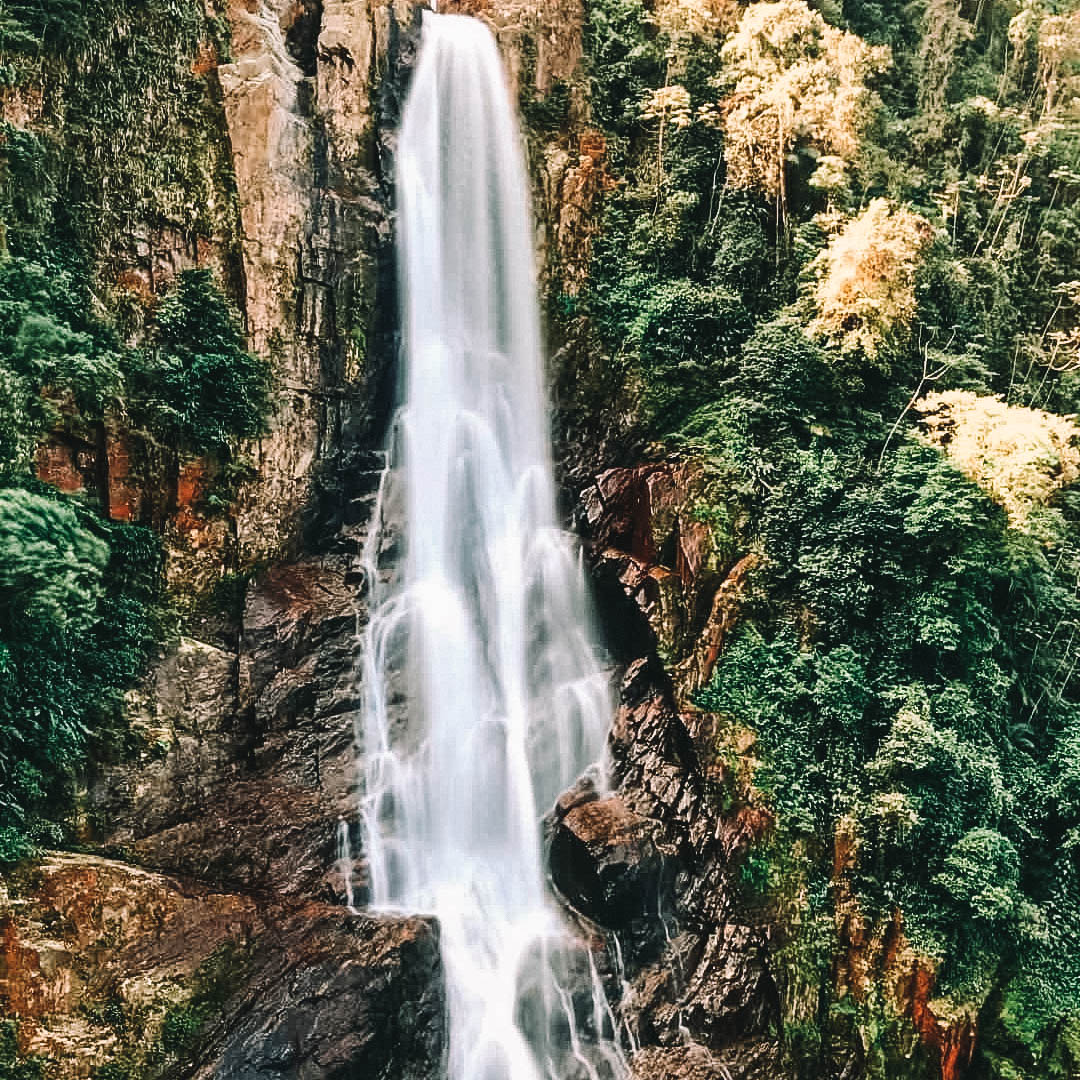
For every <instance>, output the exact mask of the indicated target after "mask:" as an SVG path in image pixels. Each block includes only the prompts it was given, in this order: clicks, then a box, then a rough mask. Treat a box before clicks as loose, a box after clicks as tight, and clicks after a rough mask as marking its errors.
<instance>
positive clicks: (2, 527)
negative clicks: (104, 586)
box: [0, 488, 109, 633]
mask: <svg viewBox="0 0 1080 1080" xmlns="http://www.w3.org/2000/svg"><path fill="white" fill-rule="evenodd" d="M108 554H109V549H108V547H107V545H106V544H105V543H104V542H103V541H101V540H100V539H99V538H98V537H96V536H94V535H93V534H92V533H91V532H89V531H88V530H87V529H85V528H83V526H82V524H81V523H80V521H79V519H78V518H77V516H76V514H75V512H74V510H72V509H71V507H70V506H65V505H64V504H63V503H60V502H57V501H55V500H53V499H48V498H45V497H43V496H41V495H36V494H34V493H33V492H30V491H24V490H20V489H18V488H8V489H7V490H0V632H3V631H7V632H8V633H11V631H12V630H13V628H14V627H15V626H17V625H18V624H19V623H20V622H22V621H23V620H26V619H46V620H49V621H51V622H52V623H54V624H55V625H57V626H58V627H60V628H62V629H65V630H71V631H78V630H81V629H83V628H85V627H86V625H87V624H89V623H90V622H91V621H92V620H93V617H94V614H95V612H96V609H97V601H98V599H99V597H100V595H101V591H100V585H101V575H102V571H103V569H104V567H105V563H106V561H107V559H108Z"/></svg>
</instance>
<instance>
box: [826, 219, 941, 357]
mask: <svg viewBox="0 0 1080 1080" xmlns="http://www.w3.org/2000/svg"><path fill="white" fill-rule="evenodd" d="M932 239H933V230H932V229H931V227H930V223H929V222H928V221H927V220H926V218H924V217H922V216H921V215H919V214H916V213H914V212H913V211H911V210H908V209H907V208H905V207H902V206H893V205H892V204H891V203H890V202H889V201H888V200H887V199H874V200H873V201H872V202H871V203H870V205H869V206H868V207H867V208H866V209H865V210H864V211H863V212H862V213H861V214H860V215H859V216H858V217H856V218H853V219H852V220H851V221H849V222H848V223H847V224H846V225H845V226H844V227H843V228H842V229H841V230H840V231H839V232H838V233H837V234H836V235H835V236H834V237H833V238H832V240H830V241H829V245H828V247H827V248H826V249H825V250H824V251H823V252H822V253H821V254H820V255H818V257H817V258H816V259H815V260H814V268H815V269H816V270H817V274H818V280H817V286H816V288H815V290H814V303H815V306H816V309H817V315H816V317H815V318H814V319H813V320H812V322H811V323H810V326H809V332H810V334H811V335H812V336H813V337H816V338H818V339H819V340H821V341H825V342H828V343H829V344H831V345H834V346H836V347H838V348H839V349H840V351H841V352H842V353H846V354H852V353H854V354H858V355H861V356H862V357H865V358H866V359H867V360H868V361H869V362H870V363H872V364H874V365H875V366H878V367H881V368H882V369H884V370H887V368H888V362H887V360H886V359H885V346H886V344H887V343H888V342H889V341H890V340H892V339H894V338H896V337H897V336H898V335H900V334H902V333H903V332H904V331H905V330H906V329H907V328H908V327H909V326H910V325H911V324H912V322H913V321H914V319H915V313H916V302H915V276H916V272H917V270H918V267H919V263H920V261H921V257H922V254H923V252H924V251H925V249H926V247H927V246H928V245H929V243H930V241H931V240H932Z"/></svg>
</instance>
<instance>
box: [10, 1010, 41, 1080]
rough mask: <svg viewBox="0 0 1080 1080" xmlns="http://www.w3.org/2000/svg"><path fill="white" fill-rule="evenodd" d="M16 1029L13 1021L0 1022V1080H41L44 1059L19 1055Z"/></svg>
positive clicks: (36, 1056)
mask: <svg viewBox="0 0 1080 1080" xmlns="http://www.w3.org/2000/svg"><path fill="white" fill-rule="evenodd" d="M17 1035H18V1027H17V1025H16V1022H15V1021H14V1020H0V1080H42V1078H43V1077H44V1076H45V1066H46V1065H47V1064H48V1062H47V1061H46V1059H45V1058H43V1057H40V1056H38V1055H33V1056H30V1057H26V1056H24V1055H22V1054H20V1053H19V1046H18V1040H17Z"/></svg>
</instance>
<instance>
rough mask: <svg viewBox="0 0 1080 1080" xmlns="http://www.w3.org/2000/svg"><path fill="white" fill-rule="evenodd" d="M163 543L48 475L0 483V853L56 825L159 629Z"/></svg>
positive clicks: (3, 857) (117, 724)
mask: <svg viewBox="0 0 1080 1080" xmlns="http://www.w3.org/2000/svg"><path fill="white" fill-rule="evenodd" d="M160 582H161V549H160V544H159V542H158V540H157V538H156V537H154V536H153V534H151V533H150V532H149V531H148V530H146V529H143V528H141V527H138V526H132V525H122V524H116V523H109V522H103V521H101V520H99V519H97V518H96V517H94V516H93V515H92V514H91V513H90V512H89V511H88V510H87V509H85V508H84V507H82V506H80V505H79V504H78V503H76V502H74V501H72V500H69V499H66V498H64V497H63V496H60V495H59V494H57V493H56V492H55V491H53V490H52V489H50V488H47V487H46V486H45V485H37V484H35V485H32V486H31V487H30V488H27V487H25V486H24V487H11V486H9V487H6V488H0V597H2V599H3V603H2V605H0V611H2V615H0V863H3V862H9V861H13V860H16V859H20V858H22V857H24V856H26V855H28V854H29V853H30V852H31V851H32V850H33V848H34V846H35V845H37V844H40V843H49V844H56V843H59V842H61V841H62V839H63V836H64V820H65V816H66V814H67V811H68V809H69V803H70V797H71V791H72V785H73V781H74V778H75V776H76V775H77V773H78V771H79V770H80V769H81V768H82V766H83V764H84V763H85V760H86V758H87V755H88V754H93V755H94V756H96V757H105V756H108V755H109V754H111V753H115V751H116V749H117V748H118V746H119V744H120V742H121V740H122V731H123V727H122V710H121V702H122V694H123V691H124V690H125V689H127V687H128V686H130V685H131V683H132V681H133V680H134V679H135V678H136V677H137V676H138V674H139V672H140V671H141V669H142V666H143V664H144V662H145V659H146V656H147V653H148V651H149V649H150V648H151V647H152V645H153V643H154V641H155V639H156V638H157V636H158V633H159V631H158V627H157V624H156V608H157V602H158V593H159V589H160Z"/></svg>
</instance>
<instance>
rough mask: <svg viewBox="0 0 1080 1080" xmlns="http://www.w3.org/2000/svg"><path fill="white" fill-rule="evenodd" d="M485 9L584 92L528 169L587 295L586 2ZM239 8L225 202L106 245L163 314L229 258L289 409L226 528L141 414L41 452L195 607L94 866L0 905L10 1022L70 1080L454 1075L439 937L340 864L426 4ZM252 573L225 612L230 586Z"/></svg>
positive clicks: (89, 833) (12, 104)
mask: <svg viewBox="0 0 1080 1080" xmlns="http://www.w3.org/2000/svg"><path fill="white" fill-rule="evenodd" d="M475 13H476V14H480V15H481V16H482V17H484V18H485V19H487V20H488V21H489V22H490V23H491V24H492V25H493V27H494V28H495V30H496V33H497V36H498V37H499V40H500V42H501V44H502V45H503V47H504V50H505V54H506V56H507V59H508V66H509V69H510V72H511V79H512V80H513V81H514V82H515V84H516V85H517V87H518V92H519V97H520V98H521V100H522V101H523V103H528V102H530V101H537V100H539V101H543V100H544V98H545V97H546V96H547V95H548V94H549V93H550V92H551V91H552V89H553V88H555V87H559V86H570V85H573V87H574V89H573V97H572V106H571V108H570V110H569V111H568V112H566V113H565V114H562V115H560V117H559V121H558V123H556V124H554V125H550V124H549V125H547V126H546V127H544V128H543V130H537V131H532V132H530V150H531V152H532V155H533V160H534V163H535V164H536V165H537V169H536V181H537V182H536V194H537V208H538V214H537V221H538V246H539V249H540V251H541V252H542V257H541V266H540V267H539V268H538V269H539V271H540V276H541V278H542V279H543V281H544V282H545V285H546V286H547V287H549V288H551V287H556V286H555V285H553V283H554V282H556V281H558V282H563V281H567V282H570V281H575V280H576V281H578V282H580V280H581V277H582V275H583V274H584V269H585V262H586V259H587V254H588V237H589V235H590V234H591V231H592V230H593V228H594V225H593V221H592V218H591V216H590V208H591V206H592V203H593V201H594V200H595V198H596V196H597V195H598V194H599V192H600V190H601V183H600V177H601V175H602V155H603V145H602V142H600V143H598V142H597V141H596V138H595V137H594V136H592V135H590V134H589V132H588V130H587V129H586V128H585V127H584V120H585V117H586V107H585V102H584V97H583V92H582V88H581V71H580V62H581V23H582V11H581V6H580V4H579V3H571V4H569V5H567V4H565V3H558V4H553V3H548V4H545V5H543V6H541V7H535V6H530V5H523V4H512V5H504V6H498V5H496V6H492V7H486V8H485V9H484V10H483V11H476V12H475ZM218 14H219V15H220V16H222V17H224V19H225V20H227V27H228V38H229V41H228V43H227V46H223V45H222V44H221V43H220V42H218V43H214V42H209V41H208V42H205V43H203V44H202V45H200V46H199V48H198V50H197V54H196V55H195V58H194V59H193V61H192V65H191V78H192V80H194V81H195V82H196V83H198V81H200V80H202V81H204V82H205V85H206V93H207V94H208V97H207V101H208V102H209V104H208V105H207V111H206V115H207V116H208V117H209V119H208V120H207V121H206V123H207V130H208V132H209V134H208V135H207V138H208V139H209V140H210V141H211V142H214V141H215V140H216V143H215V146H216V149H215V150H214V153H215V154H217V155H218V159H219V160H218V163H217V165H215V167H214V169H213V170H211V172H212V175H213V178H214V184H215V185H216V186H212V187H211V188H210V189H208V192H207V193H204V195H203V197H204V199H205V200H206V202H207V203H208V204H211V203H212V204H215V205H217V204H220V206H219V209H220V213H218V214H216V215H214V216H213V224H212V226H211V225H209V224H207V215H205V214H204V215H201V216H200V215H199V214H190V213H188V212H187V211H186V210H183V209H182V210H180V211H178V212H177V213H175V214H174V215H173V216H172V218H170V217H169V215H168V214H165V215H160V214H157V213H155V215H154V220H153V222H149V221H148V222H145V223H140V222H138V221H136V222H134V223H132V222H131V221H130V220H129V221H128V222H127V224H126V226H125V229H124V231H123V232H117V233H115V234H114V235H113V234H110V235H106V236H105V237H104V239H103V241H102V242H103V245H104V247H103V257H102V260H101V266H102V275H103V277H102V282H101V286H102V288H103V289H104V290H105V291H107V292H108V291H111V290H117V291H119V292H120V293H123V294H124V295H130V296H133V297H135V299H136V300H137V302H138V304H139V305H142V306H144V307H146V308H148V309H149V308H152V307H153V305H154V304H155V303H156V298H157V297H158V296H159V295H160V294H161V293H162V292H164V291H165V290H167V289H168V287H169V285H170V283H171V282H172V280H173V279H174V278H175V276H176V275H177V273H179V272H180V271H181V270H183V269H185V268H187V267H190V266H196V265H199V266H206V265H209V266H212V267H214V268H216V269H217V270H218V273H219V275H220V277H221V279H222V280H223V282H224V283H225V284H226V286H227V287H228V288H229V290H230V291H231V292H232V294H233V297H234V299H235V300H236V302H237V303H238V306H239V307H240V310H241V313H242V315H243V318H244V322H245V326H246V330H247V334H248V339H249V344H250V347H251V348H252V349H253V350H255V351H257V352H259V353H261V354H262V355H264V356H267V357H269V358H270V359H271V360H272V362H273V364H274V367H275V371H276V374H277V379H278V395H277V401H276V410H275V415H274V417H273V419H272V424H271V430H270V432H269V434H268V435H266V436H265V437H264V438H262V439H259V440H257V441H256V442H254V443H252V444H251V445H250V446H249V447H247V448H246V450H245V452H246V454H247V455H248V456H249V457H250V458H251V460H252V462H253V464H254V473H253V475H252V476H251V478H250V479H249V480H247V481H246V482H245V483H243V484H242V485H241V486H240V488H239V493H238V495H237V497H236V500H235V502H234V504H233V505H232V506H231V507H230V508H229V509H227V510H226V511H224V512H220V511H216V512H209V511H207V509H206V507H205V499H204V497H205V495H206V492H207V490H208V489H209V488H210V486H211V485H212V484H213V483H214V480H215V476H214V468H215V466H214V465H213V463H212V462H210V461H206V460H203V459H199V458H187V459H184V460H182V461H180V462H179V463H178V465H173V464H172V463H171V462H170V455H169V452H168V448H163V447H158V446H156V445H155V444H154V443H153V441H152V439H149V438H148V437H147V436H146V433H144V432H140V431H136V430H130V429H129V428H127V427H126V426H125V420H124V417H122V416H118V417H113V418H110V419H109V420H108V421H107V422H106V424H105V425H104V430H103V431H102V432H101V433H95V432H92V431H86V430H83V429H82V428H81V427H80V426H79V425H78V424H72V423H68V422H64V423H62V424H61V425H60V426H59V427H58V428H57V430H56V431H54V432H53V434H52V435H51V436H50V437H49V439H48V440H47V441H46V442H45V443H44V444H43V446H42V448H41V451H40V453H39V459H38V460H39V475H40V477H41V478H42V479H44V480H46V481H49V482H52V483H54V484H56V485H57V486H58V487H61V488H62V489H64V490H66V491H68V492H71V493H73V494H81V495H82V496H84V497H87V498H95V497H96V498H97V499H98V500H99V502H100V504H101V506H102V508H103V510H104V511H105V512H106V513H107V514H108V515H109V516H111V517H114V518H117V519H119V520H135V521H144V522H147V523H149V524H151V525H153V526H154V527H155V528H157V529H158V530H159V531H160V532H161V533H162V534H163V535H164V538H165V540H166V548H167V555H168V561H167V573H168V579H169V584H170V586H171V588H172V589H173V590H174V593H175V594H176V595H177V596H180V597H184V598H186V599H185V600H184V605H185V607H186V609H187V610H188V612H189V614H188V615H187V616H186V617H185V628H184V629H185V636H183V637H182V638H181V639H180V640H179V642H177V643H176V644H174V645H171V646H169V647H168V648H167V649H165V651H164V653H163V655H162V656H161V657H160V659H159V661H158V662H157V663H156V664H155V666H154V668H153V670H152V671H151V672H150V673H149V675H148V676H147V678H146V679H145V680H144V681H143V683H142V684H141V685H140V687H139V688H137V690H135V691H133V692H132V693H131V694H130V695H129V714H130V717H131V721H132V736H133V738H132V740H131V743H132V745H131V748H130V752H129V753H128V755H127V756H126V757H125V758H124V760H122V761H120V762H117V763H113V764H108V765H99V766H98V767H96V768H95V770H94V771H93V774H92V775H91V776H89V777H88V778H87V790H86V793H85V795H84V797H83V800H82V810H81V814H82V819H83V825H82V832H83V836H84V840H85V843H86V844H87V845H88V847H89V849H91V850H95V851H97V852H100V853H101V854H100V855H98V854H95V855H62V856H55V857H50V858H48V859H46V860H45V861H43V862H41V863H40V864H39V865H36V866H32V867H29V868H26V870H25V872H20V874H19V875H17V876H15V877H12V878H11V879H9V880H7V881H6V882H5V883H4V887H3V888H2V889H0V932H2V937H3V942H4V945H3V951H2V953H0V1006H2V1010H3V1015H4V1016H6V1017H10V1018H13V1019H15V1020H16V1021H17V1039H18V1049H19V1051H20V1053H22V1054H28V1055H31V1056H38V1057H40V1056H42V1055H43V1056H44V1057H43V1058H41V1060H43V1061H45V1062H47V1068H48V1069H49V1070H50V1071H51V1073H52V1074H54V1075H57V1076H71V1077H80V1078H81V1077H90V1076H95V1077H99V1076H106V1075H107V1076H110V1077H112V1076H119V1077H136V1076H139V1077H141V1076H152V1075H175V1076H180V1075H185V1076H186V1075H200V1076H207V1077H210V1076H215V1077H225V1076H242V1077H244V1078H245V1080H251V1078H254V1077H260V1076H279V1075H291V1076H304V1077H308V1076H311V1077H315V1076H330V1075H339V1071H340V1070H341V1069H345V1070H351V1072H349V1073H348V1074H349V1075H354V1074H356V1075H372V1076H375V1075H379V1076H387V1077H391V1076H393V1077H411V1076H414V1075H415V1076H417V1077H419V1076H431V1075H435V1073H436V1072H437V1069H438V1062H439V1058H440V1054H441V1046H442V1038H443V1037H442V1033H441V1023H442V998H441V980H440V976H439V971H438V954H437V950H436V949H435V937H434V934H433V931H432V928H431V927H429V926H427V925H426V924H423V923H420V922H419V921H417V920H372V919H367V918H350V917H348V916H347V915H346V913H345V911H344V909H343V907H342V906H341V905H342V903H343V900H344V889H343V880H342V873H343V871H344V870H345V869H346V867H345V865H344V864H343V863H342V862H341V860H340V859H339V858H338V854H339V852H338V850H337V845H338V843H339V838H340V830H341V829H342V827H343V825H342V823H343V822H344V828H345V829H346V830H347V832H348V833H349V834H350V835H351V837H352V839H354V840H355V839H356V833H357V827H356V822H355V815H356V798H355V795H356V791H355V776H354V770H353V758H354V753H355V750H354V745H355V744H354V720H355V717H356V709H357V707H358V705H359V701H358V689H357V686H356V685H355V662H356V630H357V628H358V626H360V625H361V624H362V621H363V619H364V617H365V612H364V606H363V600H362V598H361V597H360V596H359V595H358V592H359V586H360V577H359V574H358V572H357V566H356V556H357V553H358V551H359V549H360V547H361V546H362V544H363V541H364V537H365V535H366V526H367V517H368V515H369V514H370V510H371V505H372V498H373V488H374V486H375V483H376V482H377V479H378V466H379V460H378V457H377V456H374V455H373V453H372V452H373V451H374V450H375V449H376V448H377V447H378V446H379V444H380V442H381V439H382V436H383V430H384V427H385V424H386V421H387V419H388V416H389V411H390V408H391V403H392V397H393V376H394V371H393V369H394V361H395V352H396V322H397V311H396V297H395V280H394V267H393V250H392V216H391V214H392V211H391V204H392V186H393V143H394V132H395V128H396V123H397V119H398V114H399V110H400V105H401V100H402V96H403V94H404V91H405V88H406V85H407V77H408V70H409V66H410V64H411V61H412V57H413V55H414V52H415V46H416V40H417V32H418V21H419V11H418V9H417V7H416V6H415V5H413V4H409V3H397V4H386V5H376V4H372V3H368V2H364V0H324V2H322V3H319V2H317V0H307V2H292V0H289V2H285V0H233V2H230V3H229V4H228V5H227V6H224V7H222V8H221V9H219V12H218ZM44 97H45V95H43V97H42V100H44ZM36 100H37V99H36V98H35V95H34V93H33V90H32V89H27V88H25V87H23V88H21V89H19V90H18V91H9V92H6V93H5V96H4V116H5V118H6V119H7V120H8V121H9V122H10V123H13V124H15V125H26V126H28V127H34V126H35V125H36V127H37V129H38V130H40V131H42V132H47V133H50V135H51V136H57V132H58V128H57V127H56V121H55V115H59V111H57V112H56V113H55V114H50V112H49V110H48V109H47V108H45V107H44V106H41V107H39V108H35V107H33V103H34V102H35V101H36ZM28 102H29V103H30V104H29V105H28ZM38 104H39V105H40V104H41V102H40V101H39V102H38ZM215 117H216V118H217V119H214V118H215ZM215 124H216V125H218V126H217V127H215V126H214V125H215ZM50 125H52V129H51V131H50ZM57 137H58V136H57ZM125 150H126V151H127V152H128V153H130V154H133V155H136V156H138V155H142V156H144V157H147V158H149V157H151V156H152V155H153V154H154V153H155V152H156V151H155V147H154V146H151V145H128V146H126V147H125ZM159 209H160V208H159ZM162 216H164V218H165V222H164V224H163V223H162V220H161V218H162ZM557 287H558V288H563V287H564V286H563V285H561V284H559V285H558V286H557ZM566 287H572V286H566ZM172 468H175V469H176V472H175V475H171V474H170V469H172ZM388 555H389V556H390V557H392V552H389V553H388ZM256 571H257V572H256ZM253 572H255V577H254V580H253V581H252V583H251V584H250V585H247V586H246V587H245V588H244V593H245V595H244V597H243V599H242V603H241V609H240V610H238V611H229V610H226V609H227V607H228V604H227V603H225V602H223V601H222V600H220V599H219V598H216V597H215V593H214V590H215V586H216V585H218V584H219V583H220V582H222V581H223V580H226V579H227V577H228V575H230V574H239V575H241V577H240V578H239V580H240V581H244V580H246V578H247V576H249V575H251V574H252V573H253ZM192 598H194V602H195V606H194V607H192V606H191V605H192V602H193V599H192ZM350 869H352V870H354V871H355V872H356V874H357V881H356V884H357V887H358V889H360V890H362V889H363V885H364V883H363V878H362V872H363V866H362V864H361V863H357V864H356V865H355V866H354V867H351V868H350ZM208 1003H209V1004H208ZM211 1014H212V1016H211ZM2 1018H3V1017H0V1019H2ZM185 1032H186V1034H185ZM102 1070H104V1071H102ZM110 1070H111V1071H110ZM357 1070H359V1072H357Z"/></svg>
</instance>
